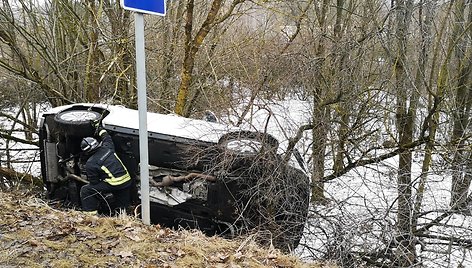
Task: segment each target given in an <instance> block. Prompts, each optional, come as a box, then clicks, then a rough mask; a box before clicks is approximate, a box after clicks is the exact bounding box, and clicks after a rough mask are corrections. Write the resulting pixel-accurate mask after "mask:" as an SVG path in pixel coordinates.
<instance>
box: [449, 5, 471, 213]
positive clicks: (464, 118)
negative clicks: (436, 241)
mask: <svg viewBox="0 0 472 268" xmlns="http://www.w3.org/2000/svg"><path fill="white" fill-rule="evenodd" d="M455 5H456V6H455V12H454V14H455V17H454V18H455V19H454V21H455V23H456V26H455V28H454V31H453V36H452V38H453V39H454V41H455V43H456V46H455V50H454V56H455V60H456V61H457V62H458V64H457V66H458V68H457V82H456V87H455V88H456V92H455V101H454V102H455V106H454V111H453V115H452V117H453V120H452V121H453V130H452V137H451V145H452V146H453V148H454V156H453V163H452V166H453V175H452V187H451V204H450V205H451V206H452V207H455V208H458V209H465V208H466V207H467V202H466V199H467V193H468V192H469V188H470V183H471V179H472V177H471V175H470V173H468V172H467V166H468V163H467V162H468V160H469V157H470V155H469V152H468V151H469V150H470V149H468V148H467V147H468V146H467V138H466V137H467V127H468V125H469V123H470V108H471V99H472V96H471V95H472V93H471V89H470V86H471V83H470V81H471V79H470V72H471V69H472V61H471V59H470V57H471V56H472V49H470V48H469V47H470V45H471V40H470V33H471V30H469V31H468V32H467V33H466V34H464V31H465V25H469V24H470V23H472V18H471V17H470V16H471V15H472V14H471V13H472V11H471V10H472V9H471V8H470V7H469V14H468V21H467V23H466V22H465V16H464V13H465V8H466V5H465V0H460V1H456V4H455Z"/></svg>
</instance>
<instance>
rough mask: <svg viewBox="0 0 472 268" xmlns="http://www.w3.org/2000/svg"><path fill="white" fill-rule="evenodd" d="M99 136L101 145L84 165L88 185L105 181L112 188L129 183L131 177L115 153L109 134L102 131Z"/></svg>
mask: <svg viewBox="0 0 472 268" xmlns="http://www.w3.org/2000/svg"><path fill="white" fill-rule="evenodd" d="M99 136H100V137H101V138H102V144H101V146H99V147H98V149H96V151H95V152H94V154H93V155H92V156H91V157H90V158H89V159H88V160H87V163H86V164H85V169H86V171H87V178H88V180H89V182H90V184H97V183H99V182H101V181H105V182H107V183H108V184H110V185H112V186H118V185H121V184H123V183H125V182H127V181H129V180H130V179H131V177H130V175H129V173H128V171H127V170H126V167H125V166H124V165H123V163H122V162H121V160H120V158H118V156H117V155H116V153H115V146H114V144H113V141H112V139H111V136H110V134H108V132H106V130H104V129H103V130H101V131H100V134H99Z"/></svg>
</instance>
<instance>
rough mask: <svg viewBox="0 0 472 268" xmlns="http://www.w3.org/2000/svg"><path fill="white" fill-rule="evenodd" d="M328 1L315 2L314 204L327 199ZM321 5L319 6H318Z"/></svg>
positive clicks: (312, 191)
mask: <svg viewBox="0 0 472 268" xmlns="http://www.w3.org/2000/svg"><path fill="white" fill-rule="evenodd" d="M329 2H330V1H328V0H323V2H322V3H317V2H315V3H314V5H315V12H316V15H317V18H318V24H319V25H318V27H319V30H320V32H321V36H322V37H321V39H320V40H319V41H318V44H317V46H316V49H315V58H317V59H320V60H319V61H318V64H317V66H316V67H315V71H314V73H313V81H314V85H313V86H314V89H313V118H312V120H313V123H312V124H313V150H312V159H313V171H312V182H313V186H312V190H311V193H312V199H311V200H312V202H313V203H315V204H316V203H325V202H326V197H325V195H324V183H323V182H322V181H321V178H323V176H324V169H325V167H324V163H325V151H326V135H327V130H326V129H327V122H329V120H328V118H327V117H328V114H329V113H328V107H325V106H324V105H323V103H322V99H323V97H322V95H323V94H324V91H325V90H327V89H326V88H325V85H324V84H323V82H322V81H325V78H324V77H323V68H324V64H325V56H326V55H325V50H326V41H325V39H324V36H325V35H326V31H327V27H326V18H327V13H328V7H329ZM318 5H319V6H318Z"/></svg>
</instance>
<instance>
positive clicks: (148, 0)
mask: <svg viewBox="0 0 472 268" xmlns="http://www.w3.org/2000/svg"><path fill="white" fill-rule="evenodd" d="M121 6H122V7H123V8H124V9H126V10H131V11H134V12H139V13H146V14H154V15H160V16H165V15H166V0H121Z"/></svg>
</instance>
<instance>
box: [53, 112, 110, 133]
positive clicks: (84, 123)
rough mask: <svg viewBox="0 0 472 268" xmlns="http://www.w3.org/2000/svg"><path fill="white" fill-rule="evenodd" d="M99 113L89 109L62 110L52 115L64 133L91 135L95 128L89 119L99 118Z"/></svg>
mask: <svg viewBox="0 0 472 268" xmlns="http://www.w3.org/2000/svg"><path fill="white" fill-rule="evenodd" d="M100 117H101V115H100V113H98V112H95V111H89V110H68V111H63V112H60V113H58V114H56V116H55V117H54V121H55V122H56V125H57V127H58V128H59V129H60V130H61V131H62V132H63V133H65V134H66V135H73V136H81V137H84V136H92V135H93V133H94V132H95V129H94V128H93V127H92V125H91V124H90V121H94V120H99V119H100Z"/></svg>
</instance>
